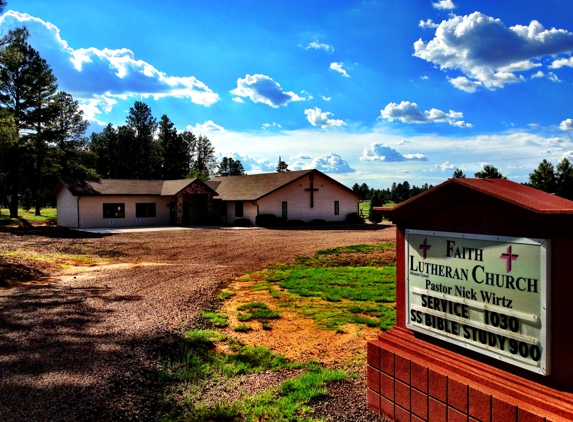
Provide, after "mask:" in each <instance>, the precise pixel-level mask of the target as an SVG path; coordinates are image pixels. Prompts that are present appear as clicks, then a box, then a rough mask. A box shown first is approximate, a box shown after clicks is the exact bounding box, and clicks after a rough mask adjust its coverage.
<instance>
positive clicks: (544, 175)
mask: <svg viewBox="0 0 573 422" xmlns="http://www.w3.org/2000/svg"><path fill="white" fill-rule="evenodd" d="M529 185H530V186H531V187H534V188H536V189H539V190H542V191H544V192H547V193H556V191H557V178H556V177H555V168H554V167H553V164H551V163H550V162H549V161H547V160H545V159H544V160H543V161H542V162H541V164H539V167H538V168H537V169H536V170H533V173H531V174H530V175H529Z"/></svg>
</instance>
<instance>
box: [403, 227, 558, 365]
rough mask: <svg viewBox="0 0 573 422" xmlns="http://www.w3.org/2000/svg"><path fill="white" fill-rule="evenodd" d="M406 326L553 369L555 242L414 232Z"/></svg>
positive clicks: (409, 243)
mask: <svg viewBox="0 0 573 422" xmlns="http://www.w3.org/2000/svg"><path fill="white" fill-rule="evenodd" d="M405 240H406V310H407V313H406V326H407V327H408V328H410V329H412V330H414V331H417V332H421V333H424V334H427V335H430V336H433V337H436V338H439V339H441V340H444V341H448V342H451V343H454V344H457V345H460V346H462V347H465V348H467V349H470V350H473V351H475V352H478V353H482V354H485V355H488V356H490V357H494V358H496V359H498V360H500V361H503V362H507V363H510V364H513V365H516V366H519V367H521V368H525V369H527V370H530V371H533V372H536V373H539V374H542V375H549V373H550V362H549V361H550V360H549V356H550V351H549V345H550V343H551V342H550V341H549V340H550V338H549V332H548V327H549V321H548V319H549V315H550V312H549V309H548V304H549V303H550V302H549V300H548V299H549V298H548V297H547V296H548V292H549V286H548V284H549V279H550V277H549V262H550V252H549V243H550V242H549V240H546V239H533V238H515V237H503V236H489V235H476V234H465V233H448V232H439V231H425V230H406V233H405Z"/></svg>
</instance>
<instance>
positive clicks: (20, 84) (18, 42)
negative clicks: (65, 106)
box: [0, 30, 57, 218]
mask: <svg viewBox="0 0 573 422" xmlns="http://www.w3.org/2000/svg"><path fill="white" fill-rule="evenodd" d="M27 37H28V32H27V31H25V30H15V31H10V32H9V33H8V34H7V35H6V36H5V37H4V38H3V39H2V41H0V45H5V47H4V49H3V50H2V51H1V52H0V107H1V108H2V109H3V110H4V111H5V112H7V113H9V114H10V115H11V116H12V119H13V122H14V127H15V128H16V131H17V137H16V138H15V142H14V143H13V144H12V146H11V148H10V150H9V151H7V168H6V169H5V172H6V183H7V188H8V190H9V195H10V216H11V217H13V218H16V217H17V216H18V200H19V196H20V193H21V192H20V189H21V181H27V182H28V183H31V185H32V190H33V191H35V194H34V196H36V198H34V199H36V202H37V199H38V198H37V191H38V188H39V183H40V181H41V178H42V174H43V173H42V172H43V160H44V158H45V154H46V149H47V148H46V143H47V139H46V138H45V133H44V129H45V126H46V123H47V122H49V120H50V118H51V115H50V114H51V113H50V112H49V109H50V107H49V102H50V98H51V97H52V96H53V94H54V93H55V91H56V89H57V85H56V78H55V77H54V76H53V74H52V71H51V69H50V68H49V66H48V65H47V63H46V62H45V60H43V59H42V58H41V57H40V55H39V54H38V52H37V51H36V50H34V49H33V48H32V47H31V46H30V45H29V44H28V43H27V41H26V40H27ZM6 43H7V44H6ZM26 164H29V165H30V167H29V168H25V166H26ZM30 176H32V177H30Z"/></svg>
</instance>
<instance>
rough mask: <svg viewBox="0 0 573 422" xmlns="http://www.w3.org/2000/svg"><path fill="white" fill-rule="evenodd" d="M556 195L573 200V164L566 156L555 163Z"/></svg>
mask: <svg viewBox="0 0 573 422" xmlns="http://www.w3.org/2000/svg"><path fill="white" fill-rule="evenodd" d="M556 179H557V195H559V196H561V197H563V198H567V199H569V200H573V166H572V165H571V162H570V161H569V160H568V159H567V157H565V158H563V160H562V161H561V162H560V163H559V164H557V174H556Z"/></svg>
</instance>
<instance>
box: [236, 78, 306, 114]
mask: <svg viewBox="0 0 573 422" xmlns="http://www.w3.org/2000/svg"><path fill="white" fill-rule="evenodd" d="M231 94H234V95H238V96H239V97H249V98H250V99H251V101H252V102H254V103H263V104H266V105H268V106H271V107H273V108H277V107H279V106H281V105H283V106H285V105H287V104H288V103H290V102H292V101H306V100H311V99H312V96H308V97H300V96H298V95H297V94H295V93H294V92H285V91H283V89H282V87H281V86H280V84H279V83H278V82H275V81H274V80H273V79H272V78H271V77H269V76H266V75H261V74H255V75H246V76H245V77H244V78H239V79H237V87H236V88H235V89H233V90H232V91H231Z"/></svg>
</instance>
